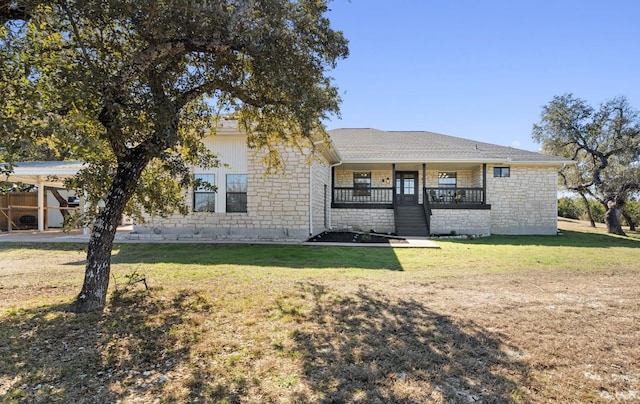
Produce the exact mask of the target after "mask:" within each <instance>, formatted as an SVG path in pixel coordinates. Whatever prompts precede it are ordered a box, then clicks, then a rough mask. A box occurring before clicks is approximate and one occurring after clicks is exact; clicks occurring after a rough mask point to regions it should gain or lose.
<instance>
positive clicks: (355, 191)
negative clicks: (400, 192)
mask: <svg viewBox="0 0 640 404" xmlns="http://www.w3.org/2000/svg"><path fill="white" fill-rule="evenodd" d="M423 198H424V200H426V201H427V202H428V208H429V209H431V208H437V207H439V206H445V205H447V206H451V207H453V205H483V204H485V196H484V189H483V188H446V187H440V188H424V191H423ZM333 203H334V204H335V205H338V207H340V206H339V205H341V204H344V205H345V206H344V207H347V206H346V205H354V204H356V205H379V206H383V205H388V207H389V208H390V207H391V206H392V205H393V188H365V189H363V188H346V187H336V188H334V189H333ZM461 208H463V207H462V206H461Z"/></svg>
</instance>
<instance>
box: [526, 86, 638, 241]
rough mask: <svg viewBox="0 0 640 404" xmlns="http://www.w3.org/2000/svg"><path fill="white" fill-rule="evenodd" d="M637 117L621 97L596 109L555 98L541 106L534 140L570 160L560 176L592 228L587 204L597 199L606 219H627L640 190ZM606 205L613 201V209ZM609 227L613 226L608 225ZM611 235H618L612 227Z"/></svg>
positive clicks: (567, 98)
mask: <svg viewBox="0 0 640 404" xmlns="http://www.w3.org/2000/svg"><path fill="white" fill-rule="evenodd" d="M639 117H640V115H639V113H638V112H637V111H635V110H633V109H632V108H631V106H630V105H629V103H628V101H627V100H626V98H624V97H617V98H614V99H612V100H609V101H606V102H604V103H603V104H601V105H600V107H599V108H598V109H594V108H592V107H591V106H589V105H588V104H587V103H586V102H585V101H584V100H581V99H578V98H575V97H574V96H573V95H571V94H566V95H562V96H556V97H554V98H553V100H552V101H551V102H550V103H549V104H547V105H546V106H544V107H543V110H542V114H541V120H540V123H539V124H536V125H534V126H533V138H534V140H536V141H537V142H538V143H541V144H542V150H543V151H544V152H545V153H549V154H555V155H558V156H562V157H566V158H569V159H572V160H574V161H575V162H576V164H575V165H568V166H566V167H564V168H563V169H562V170H561V171H560V178H561V181H562V185H563V186H564V187H565V188H566V189H567V190H569V191H573V192H575V193H577V194H578V195H580V197H581V198H582V199H583V200H584V201H585V206H586V207H587V212H588V214H589V217H590V219H591V224H592V226H595V221H594V220H593V215H592V214H591V210H590V209H589V206H590V205H589V203H588V201H587V199H589V198H592V199H595V200H597V201H598V202H599V203H600V204H601V205H602V206H603V207H604V208H605V209H614V210H616V211H615V212H610V214H609V217H612V218H613V217H615V218H617V217H618V214H617V213H618V210H619V211H620V212H622V214H623V215H625V219H627V222H630V223H629V224H630V226H631V227H632V229H634V228H635V227H634V224H633V221H632V219H631V217H630V216H629V217H628V218H627V216H628V215H626V214H625V213H624V210H623V209H624V205H625V201H626V199H627V198H628V197H629V195H630V194H633V193H635V192H637V191H638V190H639V189H640V166H639V161H640V118H639ZM610 202H613V203H612V204H611V203H610ZM612 223H613V222H612ZM609 230H610V231H611V232H616V233H618V232H619V231H618V230H615V229H614V228H613V227H612V228H610V229H609Z"/></svg>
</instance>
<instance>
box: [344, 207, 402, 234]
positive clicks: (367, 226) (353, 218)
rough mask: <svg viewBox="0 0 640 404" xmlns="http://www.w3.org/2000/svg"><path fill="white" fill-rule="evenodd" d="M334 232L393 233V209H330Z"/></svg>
mask: <svg viewBox="0 0 640 404" xmlns="http://www.w3.org/2000/svg"><path fill="white" fill-rule="evenodd" d="M331 222H332V223H331V225H332V226H331V227H332V228H333V229H334V230H346V229H348V230H356V231H370V230H374V231H376V232H379V233H393V232H395V223H394V218H393V209H332V211H331Z"/></svg>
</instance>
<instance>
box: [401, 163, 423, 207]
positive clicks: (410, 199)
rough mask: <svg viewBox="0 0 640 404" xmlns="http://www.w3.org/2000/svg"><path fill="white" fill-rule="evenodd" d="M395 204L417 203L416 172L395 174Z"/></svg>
mask: <svg viewBox="0 0 640 404" xmlns="http://www.w3.org/2000/svg"><path fill="white" fill-rule="evenodd" d="M396 203H397V204H399V205H406V204H416V203H418V172H417V171H397V172H396Z"/></svg>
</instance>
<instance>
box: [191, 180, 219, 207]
mask: <svg viewBox="0 0 640 404" xmlns="http://www.w3.org/2000/svg"><path fill="white" fill-rule="evenodd" d="M194 179H195V181H196V186H195V188H194V190H193V211H194V212H215V211H216V192H215V185H216V176H215V174H194Z"/></svg>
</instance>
